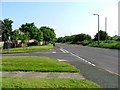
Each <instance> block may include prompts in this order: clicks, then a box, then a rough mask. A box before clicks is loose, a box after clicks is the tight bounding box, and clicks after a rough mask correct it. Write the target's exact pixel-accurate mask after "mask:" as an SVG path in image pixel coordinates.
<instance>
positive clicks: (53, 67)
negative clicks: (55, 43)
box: [2, 56, 79, 72]
mask: <svg viewBox="0 0 120 90" xmlns="http://www.w3.org/2000/svg"><path fill="white" fill-rule="evenodd" d="M2 70H3V71H37V72H79V70H78V69H77V68H75V67H74V66H72V65H70V64H69V63H65V62H59V61H58V60H56V59H52V58H48V57H37V56H5V57H2Z"/></svg>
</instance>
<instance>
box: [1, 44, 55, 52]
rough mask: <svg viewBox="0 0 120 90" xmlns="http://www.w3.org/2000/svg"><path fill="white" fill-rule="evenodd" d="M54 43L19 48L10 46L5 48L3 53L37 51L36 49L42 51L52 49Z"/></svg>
mask: <svg viewBox="0 0 120 90" xmlns="http://www.w3.org/2000/svg"><path fill="white" fill-rule="evenodd" d="M52 48H53V45H52V44H49V45H44V46H28V47H19V48H10V49H9V50H8V49H3V50H2V53H16V52H36V51H42V50H49V49H52Z"/></svg>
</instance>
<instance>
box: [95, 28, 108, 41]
mask: <svg viewBox="0 0 120 90" xmlns="http://www.w3.org/2000/svg"><path fill="white" fill-rule="evenodd" d="M99 35H100V40H106V39H107V38H108V34H107V33H106V32H105V31H102V30H100V31H99ZM94 40H98V33H96V35H95V36H94Z"/></svg>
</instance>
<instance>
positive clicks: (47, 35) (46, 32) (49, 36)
mask: <svg viewBox="0 0 120 90" xmlns="http://www.w3.org/2000/svg"><path fill="white" fill-rule="evenodd" d="M40 30H41V31H42V33H43V41H45V44H47V42H48V43H49V42H54V41H55V38H56V35H55V32H54V29H52V28H49V27H46V26H42V27H41V28H40Z"/></svg>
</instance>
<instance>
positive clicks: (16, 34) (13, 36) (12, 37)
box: [11, 29, 20, 41]
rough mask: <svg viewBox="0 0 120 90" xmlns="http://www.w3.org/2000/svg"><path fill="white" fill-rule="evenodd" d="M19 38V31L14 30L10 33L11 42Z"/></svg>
mask: <svg viewBox="0 0 120 90" xmlns="http://www.w3.org/2000/svg"><path fill="white" fill-rule="evenodd" d="M19 38H20V30H19V29H16V30H14V31H13V32H12V36H11V40H12V41H17V40H18V39H19Z"/></svg>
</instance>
